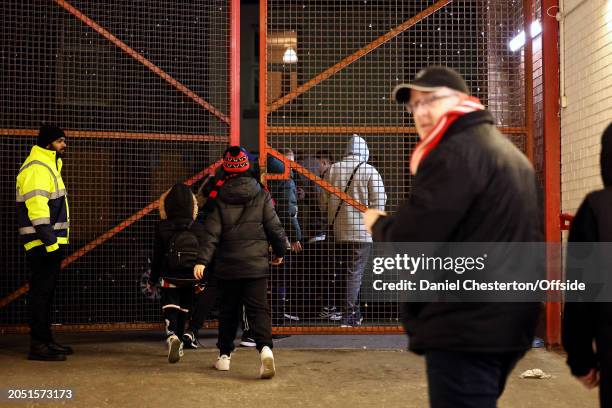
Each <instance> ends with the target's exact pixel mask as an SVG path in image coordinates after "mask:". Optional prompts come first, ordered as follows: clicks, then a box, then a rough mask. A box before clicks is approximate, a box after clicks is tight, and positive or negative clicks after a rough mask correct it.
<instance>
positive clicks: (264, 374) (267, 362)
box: [259, 346, 276, 380]
mask: <svg viewBox="0 0 612 408" xmlns="http://www.w3.org/2000/svg"><path fill="white" fill-rule="evenodd" d="M259 358H260V359H261V367H260V368H259V378H262V379H264V380H267V379H270V378H272V377H274V374H276V367H275V366H274V354H272V350H271V349H270V347H268V346H264V347H263V348H262V349H261V353H259Z"/></svg>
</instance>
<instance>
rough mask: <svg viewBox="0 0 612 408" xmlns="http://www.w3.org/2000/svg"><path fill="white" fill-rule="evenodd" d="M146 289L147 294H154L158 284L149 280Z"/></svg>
mask: <svg viewBox="0 0 612 408" xmlns="http://www.w3.org/2000/svg"><path fill="white" fill-rule="evenodd" d="M146 291H147V293H146V294H147V295H149V296H152V295H153V294H154V293H155V292H157V284H156V283H155V282H152V281H150V280H149V281H147V283H146Z"/></svg>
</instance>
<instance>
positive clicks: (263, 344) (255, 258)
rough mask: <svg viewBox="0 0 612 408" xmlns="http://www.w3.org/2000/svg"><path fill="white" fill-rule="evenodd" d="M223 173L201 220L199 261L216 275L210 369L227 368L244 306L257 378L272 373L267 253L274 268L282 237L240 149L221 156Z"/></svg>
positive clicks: (279, 256)
mask: <svg viewBox="0 0 612 408" xmlns="http://www.w3.org/2000/svg"><path fill="white" fill-rule="evenodd" d="M223 169H224V171H225V172H226V173H227V176H226V178H224V179H223V180H221V181H220V182H219V183H218V185H217V187H218V190H214V191H213V192H212V193H211V195H210V197H211V198H213V200H214V201H213V203H214V204H213V205H212V206H211V207H212V208H211V212H210V214H209V216H208V217H207V218H206V220H205V222H204V228H205V229H206V232H207V240H206V242H205V245H204V247H203V258H204V263H205V264H206V265H207V264H208V263H209V262H211V260H212V259H213V256H214V258H215V277H216V279H217V284H218V287H219V290H220V293H221V305H220V313H219V337H218V342H217V347H218V348H219V357H218V359H217V361H216V363H215V365H214V366H215V368H216V369H217V370H220V371H228V370H229V369H230V361H231V354H232V352H233V350H234V347H235V346H234V339H235V337H236V332H237V330H238V326H239V324H240V315H241V308H242V306H243V305H244V308H245V313H246V315H247V318H248V321H249V325H250V330H251V333H252V336H253V337H254V340H255V343H256V347H257V350H258V351H259V353H260V360H261V366H260V372H259V375H260V377H261V378H271V377H273V376H274V374H275V366H274V356H273V354H272V347H273V345H272V326H271V322H270V308H269V305H268V300H267V288H268V274H269V251H268V248H269V247H270V246H271V247H272V252H273V259H272V264H273V265H279V264H280V263H281V262H282V259H283V257H284V255H285V251H286V242H287V237H286V235H285V231H284V230H283V227H282V225H281V222H280V220H279V219H278V216H277V215H276V212H275V210H274V205H273V203H272V198H271V196H270V194H269V193H268V192H267V191H266V190H264V189H263V188H262V186H261V185H260V184H259V182H258V181H257V180H256V179H255V178H254V177H253V176H252V174H251V172H250V163H249V159H248V155H247V154H246V152H245V150H244V149H241V148H240V147H239V146H232V147H229V148H228V149H227V150H226V151H225V152H224V154H223Z"/></svg>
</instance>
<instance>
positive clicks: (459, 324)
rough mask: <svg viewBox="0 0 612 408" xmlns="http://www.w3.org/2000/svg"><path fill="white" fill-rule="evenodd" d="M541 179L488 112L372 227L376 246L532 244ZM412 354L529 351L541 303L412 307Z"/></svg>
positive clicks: (425, 164) (428, 161)
mask: <svg viewBox="0 0 612 408" xmlns="http://www.w3.org/2000/svg"><path fill="white" fill-rule="evenodd" d="M537 197H538V194H537V188H536V179H535V176H534V172H533V168H532V166H531V164H530V163H529V161H528V160H527V159H526V158H525V156H524V155H523V154H522V153H521V152H520V151H519V150H518V149H517V148H516V147H515V146H514V145H513V144H512V143H511V142H510V141H509V140H508V139H507V138H505V137H504V136H503V135H501V134H500V133H499V131H498V130H497V129H496V128H495V126H494V121H493V117H492V116H491V114H490V113H489V112H487V111H477V112H473V113H469V114H466V115H465V116H462V117H461V118H459V119H457V120H456V121H455V122H454V123H453V124H452V125H451V126H450V127H449V128H448V129H447V131H446V133H445V135H444V136H443V138H442V140H441V142H440V143H439V144H438V146H437V147H436V148H435V149H434V150H433V151H431V153H430V154H429V155H428V156H427V157H426V158H425V159H424V160H423V161H422V163H421V165H420V166H419V170H418V173H417V174H416V176H415V178H414V182H413V187H412V190H411V194H410V199H409V200H408V201H407V202H406V203H404V204H403V205H402V206H401V207H400V208H399V210H398V212H397V213H396V214H395V215H394V216H390V217H383V218H381V219H379V221H378V222H376V224H375V225H374V227H373V232H374V234H373V237H374V240H375V241H388V242H534V241H541V239H542V229H541V222H540V216H539V210H538V204H537ZM404 312H405V313H404V325H405V328H406V331H407V333H408V335H409V336H410V349H411V350H414V351H416V352H419V353H421V352H425V351H427V350H447V351H466V352H505V351H517V350H526V349H527V348H529V347H530V345H531V341H532V339H533V335H534V331H535V325H536V320H537V318H538V314H539V304H538V303H412V304H407V305H406V306H405V311H404Z"/></svg>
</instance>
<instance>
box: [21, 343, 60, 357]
mask: <svg viewBox="0 0 612 408" xmlns="http://www.w3.org/2000/svg"><path fill="white" fill-rule="evenodd" d="M28 360H37V361H65V360H66V355H65V354H63V353H58V352H57V351H54V350H52V349H50V348H49V346H47V345H46V344H45V343H40V342H32V343H31V344H30V354H28Z"/></svg>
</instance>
